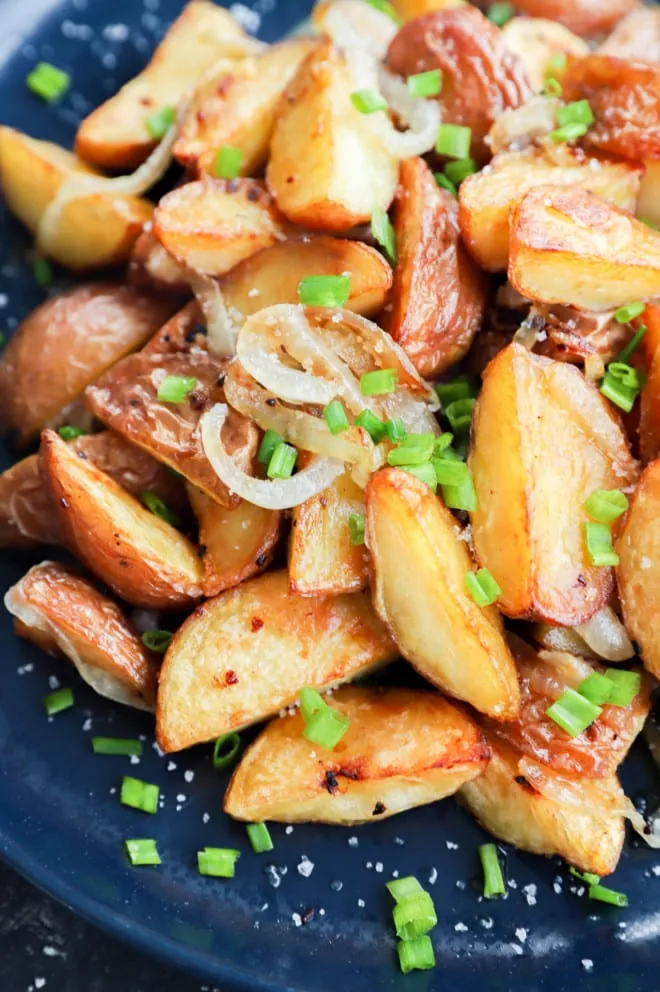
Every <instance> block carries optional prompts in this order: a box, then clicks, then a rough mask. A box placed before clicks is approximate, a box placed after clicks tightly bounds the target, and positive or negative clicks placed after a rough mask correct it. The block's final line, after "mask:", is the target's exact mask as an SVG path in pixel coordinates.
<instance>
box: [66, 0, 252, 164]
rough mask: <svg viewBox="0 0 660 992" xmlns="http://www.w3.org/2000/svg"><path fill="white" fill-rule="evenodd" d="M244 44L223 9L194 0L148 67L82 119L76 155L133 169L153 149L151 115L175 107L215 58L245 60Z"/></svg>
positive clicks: (94, 161)
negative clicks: (150, 127) (150, 131)
mask: <svg viewBox="0 0 660 992" xmlns="http://www.w3.org/2000/svg"><path fill="white" fill-rule="evenodd" d="M247 42H248V39H247V36H246V35H245V33H244V32H243V30H242V29H241V27H240V26H239V24H238V23H237V21H235V20H234V18H233V17H232V16H231V14H229V13H228V12H227V11H226V10H223V8H222V7H218V6H217V5H216V4H214V3H209V2H208V0H192V2H191V3H188V4H187V5H186V6H185V7H184V9H183V11H182V12H181V14H180V15H179V17H178V18H177V19H176V21H175V22H174V24H172V26H171V27H170V29H169V31H168V32H167V34H166V35H165V38H164V39H163V41H162V42H161V43H160V45H159V46H158V48H157V49H156V51H155V52H154V54H153V56H152V57H151V61H150V62H149V64H148V65H147V67H146V68H145V69H144V70H143V71H142V72H141V73H139V74H138V75H137V76H135V78H134V79H131V80H130V82H128V83H126V85H125V86H122V88H121V89H120V90H119V92H118V93H116V94H115V95H114V96H113V97H111V98H110V99H109V100H106V102H105V103H102V104H101V106H100V107H97V108H96V110H93V111H92V113H91V114H90V115H89V116H88V117H86V118H85V120H84V121H83V122H82V124H81V125H80V127H79V128H78V133H77V135H76V151H77V152H78V154H79V155H80V157H81V158H84V159H85V160H86V161H87V162H92V163H93V164H94V165H98V166H100V167H101V168H104V169H124V170H130V169H133V168H134V167H135V166H137V165H139V164H140V162H142V161H144V159H145V158H146V157H147V155H148V154H149V152H150V151H151V150H152V149H153V148H154V147H155V145H156V144H157V141H156V139H154V138H153V136H152V135H151V134H150V133H149V130H148V128H147V119H148V118H149V116H150V114H153V113H154V111H157V110H160V109H161V108H163V107H177V106H178V105H179V103H180V102H181V100H182V98H183V97H185V96H187V94H188V92H189V91H190V90H191V89H192V88H193V87H194V86H195V84H196V83H198V82H199V80H200V79H202V78H203V76H204V74H205V73H206V72H208V71H209V70H210V69H211V68H212V67H213V66H214V65H215V63H216V62H217V61H218V60H219V59H221V58H232V57H233V58H241V57H243V56H244V55H245V54H246V52H247V50H248V45H247V44H246V43H247Z"/></svg>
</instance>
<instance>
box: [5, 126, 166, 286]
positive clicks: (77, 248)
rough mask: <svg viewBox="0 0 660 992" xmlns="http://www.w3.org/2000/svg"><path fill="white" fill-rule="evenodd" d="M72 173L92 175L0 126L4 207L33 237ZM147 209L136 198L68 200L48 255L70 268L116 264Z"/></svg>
mask: <svg viewBox="0 0 660 992" xmlns="http://www.w3.org/2000/svg"><path fill="white" fill-rule="evenodd" d="M74 175H81V176H85V175H91V176H96V175H98V173H97V172H96V171H95V170H94V169H90V167H89V166H87V165H85V163H84V162H82V161H81V160H80V159H79V158H77V157H76V156H75V155H73V154H72V153H71V152H68V151H66V150H65V149H64V148H60V147H59V146H58V145H53V144H51V142H49V141H37V140H36V139H35V138H29V137H28V136H27V135H26V134H22V133H21V132H20V131H15V130H14V129H13V128H10V127H0V182H2V192H3V196H4V198H5V202H6V204H7V207H8V208H9V210H10V211H11V213H13V214H15V216H16V217H18V219H19V220H20V221H21V223H22V224H25V226H26V227H27V229H28V230H29V231H30V232H31V233H32V234H35V235H36V234H37V232H38V230H39V225H40V223H41V219H42V217H43V215H44V213H45V212H46V207H47V206H48V204H49V203H50V202H51V201H52V200H54V199H55V195H56V193H57V191H58V190H59V189H60V187H61V186H62V185H64V183H65V182H66V181H67V179H70V178H71V177H72V176H74ZM152 212H153V206H152V204H151V203H149V201H148V200H143V199H141V198H140V197H138V196H126V195H123V196H122V195H119V194H118V193H106V192H95V193H89V194H87V195H86V196H80V197H76V198H75V199H70V200H69V201H68V202H67V203H65V204H64V206H63V207H62V210H61V213H60V215H59V221H58V224H57V229H56V232H55V234H54V235H52V236H51V237H50V238H49V242H48V254H49V255H51V256H52V257H53V258H54V259H55V261H56V262H59V263H60V264H61V265H65V266H67V267H68V268H70V269H76V270H85V269H96V268H103V267H105V266H109V265H120V264H121V263H122V262H125V261H126V260H127V259H128V258H129V256H130V254H131V249H132V247H133V244H134V242H135V240H136V238H137V237H138V236H139V234H140V232H141V231H142V227H143V225H144V224H145V223H146V222H147V221H148V220H149V219H150V218H151V215H152Z"/></svg>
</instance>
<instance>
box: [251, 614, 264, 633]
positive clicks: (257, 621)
mask: <svg viewBox="0 0 660 992" xmlns="http://www.w3.org/2000/svg"><path fill="white" fill-rule="evenodd" d="M263 625H264V622H263V620H262V619H261V617H252V620H251V621H250V626H251V628H252V633H253V634H256V633H257V631H258V630H261V628H262V627H263Z"/></svg>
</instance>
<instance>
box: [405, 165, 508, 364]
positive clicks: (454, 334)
mask: <svg viewBox="0 0 660 992" xmlns="http://www.w3.org/2000/svg"><path fill="white" fill-rule="evenodd" d="M394 232H395V236H396V244H397V254H398V259H397V264H396V268H395V270H394V286H393V289H392V300H391V309H390V310H389V312H388V313H387V318H386V327H387V329H388V330H389V332H390V334H391V335H392V337H393V338H394V340H395V341H398V342H399V344H400V345H401V347H402V348H403V350H404V351H405V352H406V354H407V355H408V357H409V358H410V360H411V361H412V363H413V365H414V366H415V368H416V369H417V371H418V372H419V373H420V374H421V375H423V376H430V377H433V376H437V375H440V374H441V373H442V372H446V371H447V369H448V368H451V366H452V365H454V364H455V363H456V362H458V361H460V359H461V358H463V357H464V355H465V354H466V353H467V351H468V349H469V347H470V345H471V344H472V341H473V339H474V336H475V334H476V333H477V331H478V330H480V328H481V323H482V321H483V317H484V311H485V309H486V303H487V296H488V285H487V282H486V279H485V277H484V275H483V273H482V272H481V271H480V270H479V268H478V267H477V266H476V265H475V264H474V263H473V261H472V259H471V258H470V256H469V255H468V254H467V252H466V251H465V248H464V247H463V244H462V243H461V240H460V233H459V229H458V211H457V209H456V200H455V199H454V197H453V196H452V195H451V194H450V193H448V192H447V191H446V190H444V189H441V188H440V187H439V186H438V184H437V183H436V181H435V179H434V178H433V174H432V172H431V170H430V169H429V167H428V165H427V164H426V163H425V162H424V160H423V159H421V158H412V159H407V160H406V161H404V162H402V163H401V173H400V183H399V189H398V191H397V197H396V201H395V207H394Z"/></svg>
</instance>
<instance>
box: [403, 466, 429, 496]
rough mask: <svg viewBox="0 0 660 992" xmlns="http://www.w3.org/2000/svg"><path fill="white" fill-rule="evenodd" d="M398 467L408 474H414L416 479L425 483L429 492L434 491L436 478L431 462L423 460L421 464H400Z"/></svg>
mask: <svg viewBox="0 0 660 992" xmlns="http://www.w3.org/2000/svg"><path fill="white" fill-rule="evenodd" d="M399 468H401V469H402V470H403V471H404V472H407V473H408V475H414V476H415V478H416V479H419V481H420V482H423V483H424V484H425V485H427V486H428V487H429V489H430V490H431V492H436V490H437V488H438V479H437V477H436V474H435V469H434V468H433V465H432V464H431V462H423V463H422V464H421V465H400V466H399Z"/></svg>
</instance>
